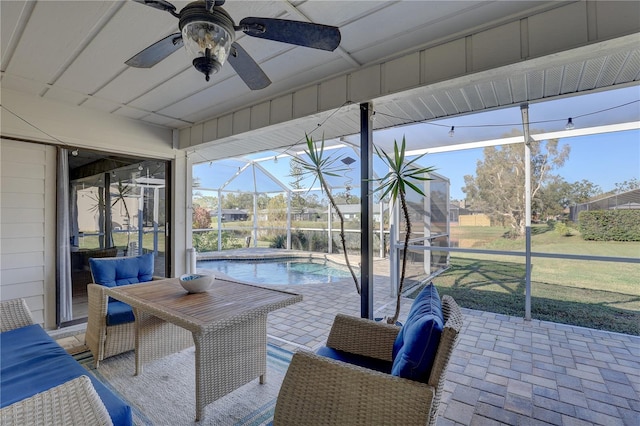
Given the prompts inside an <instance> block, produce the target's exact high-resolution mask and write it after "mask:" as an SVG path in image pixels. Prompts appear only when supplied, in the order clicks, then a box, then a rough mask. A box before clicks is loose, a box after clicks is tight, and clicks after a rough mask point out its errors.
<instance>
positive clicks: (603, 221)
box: [578, 210, 640, 241]
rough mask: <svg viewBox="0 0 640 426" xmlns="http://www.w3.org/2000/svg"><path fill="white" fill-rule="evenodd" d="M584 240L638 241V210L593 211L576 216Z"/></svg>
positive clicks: (639, 223) (639, 235) (639, 227)
mask: <svg viewBox="0 0 640 426" xmlns="http://www.w3.org/2000/svg"><path fill="white" fill-rule="evenodd" d="M578 222H579V223H580V233H581V234H582V238H583V239H585V240H593V241H640V210H593V211H583V212H580V214H579V215H578Z"/></svg>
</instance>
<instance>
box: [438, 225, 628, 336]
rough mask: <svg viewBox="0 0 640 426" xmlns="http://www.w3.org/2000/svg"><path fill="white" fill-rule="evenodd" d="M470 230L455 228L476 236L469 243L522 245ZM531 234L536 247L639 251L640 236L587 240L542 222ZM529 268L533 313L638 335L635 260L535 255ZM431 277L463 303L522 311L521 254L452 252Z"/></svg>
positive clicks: (496, 232)
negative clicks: (448, 262)
mask: <svg viewBox="0 0 640 426" xmlns="http://www.w3.org/2000/svg"><path fill="white" fill-rule="evenodd" d="M468 228H470V227H468ZM468 228H466V229H459V228H458V229H456V231H455V234H456V235H457V236H458V238H461V239H468V240H476V242H475V244H474V248H481V247H484V248H488V249H494V250H495V249H498V250H499V249H502V250H518V251H520V250H521V249H520V246H522V249H523V248H524V244H523V241H522V240H520V241H518V240H508V239H505V238H501V235H502V234H503V233H504V228H497V227H491V228H475V229H468ZM452 230H453V228H452ZM467 231H468V232H467ZM452 234H454V232H452ZM532 234H533V235H532V251H534V252H542V253H565V254H584V255H597V256H615V257H630V258H638V257H640V243H638V242H629V243H620V242H594V241H584V240H582V238H580V236H571V237H565V236H561V235H558V234H556V233H555V232H551V231H547V230H546V226H538V227H536V228H534V230H533V231H532ZM480 240H483V241H480ZM531 271H532V274H531V275H532V278H531V279H532V282H531V294H532V300H531V315H532V317H533V318H534V319H540V320H548V321H554V322H559V323H565V324H572V325H579V326H584V327H590V328H596V329H602V330H610V331H616V332H621V333H626V334H632V335H640V278H639V277H640V264H632V263H617V262H616V263H613V262H596V261H577V260H566V259H547V258H540V257H534V258H532V270H531ZM433 282H434V283H435V284H436V286H437V287H438V290H439V291H440V293H441V294H449V295H451V296H453V297H454V298H455V299H456V300H457V301H458V302H459V303H460V305H461V306H463V307H467V308H472V309H478V310H483V311H489V312H496V313H502V314H507V315H515V316H520V317H523V316H524V313H525V299H524V291H525V265H524V258H521V257H514V256H497V255H484V254H476V253H452V255H451V267H450V268H449V269H448V270H447V271H446V272H444V273H443V274H441V275H440V276H438V277H436V278H435V279H434V280H433Z"/></svg>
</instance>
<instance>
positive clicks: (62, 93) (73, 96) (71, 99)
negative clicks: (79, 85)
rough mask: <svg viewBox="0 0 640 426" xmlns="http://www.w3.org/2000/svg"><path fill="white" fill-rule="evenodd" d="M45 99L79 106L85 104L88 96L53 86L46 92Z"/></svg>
mask: <svg viewBox="0 0 640 426" xmlns="http://www.w3.org/2000/svg"><path fill="white" fill-rule="evenodd" d="M43 97H44V98H45V99H48V100H52V101H57V102H62V103H65V104H71V105H75V106H77V105H80V104H81V103H82V102H84V101H85V100H86V99H87V97H88V96H87V95H85V94H83V93H81V92H76V91H74V90H67V89H65V88H64V87H60V86H52V87H50V88H49V89H48V90H47V91H46V92H45V94H44V95H43Z"/></svg>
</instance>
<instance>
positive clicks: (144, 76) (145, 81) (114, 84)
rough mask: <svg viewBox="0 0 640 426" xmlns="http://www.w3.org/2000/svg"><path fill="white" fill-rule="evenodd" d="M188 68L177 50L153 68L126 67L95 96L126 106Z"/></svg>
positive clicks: (181, 52) (185, 58)
mask: <svg viewBox="0 0 640 426" xmlns="http://www.w3.org/2000/svg"><path fill="white" fill-rule="evenodd" d="M190 68H191V65H190V64H189V63H188V61H187V55H186V53H185V52H184V51H183V50H179V51H177V52H174V53H173V54H172V55H170V56H169V57H168V58H166V59H165V60H164V61H162V62H160V63H159V64H157V65H156V66H154V67H153V68H133V67H127V69H126V70H125V71H124V72H123V73H122V74H120V75H118V76H117V77H116V78H114V79H113V80H111V81H110V82H109V83H108V84H107V85H105V86H104V87H103V88H102V89H100V90H98V91H97V92H96V95H98V96H100V97H103V98H105V99H110V100H112V101H115V102H118V103H120V104H128V103H129V102H131V101H133V100H134V99H137V98H138V97H140V96H142V95H144V94H145V93H147V92H149V91H150V90H153V88H155V87H156V86H158V85H160V84H162V83H164V82H166V81H167V80H168V79H170V78H171V77H173V76H174V75H177V74H180V73H182V72H185V71H187V70H188V69H190Z"/></svg>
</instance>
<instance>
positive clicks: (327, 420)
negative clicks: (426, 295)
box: [273, 295, 462, 426]
mask: <svg viewBox="0 0 640 426" xmlns="http://www.w3.org/2000/svg"><path fill="white" fill-rule="evenodd" d="M442 313H443V317H444V320H445V323H444V328H443V330H442V335H441V337H440V342H439V344H438V347H437V350H436V354H435V360H434V364H433V367H432V369H431V373H430V374H429V380H428V382H427V383H421V382H418V381H413V380H409V379H404V378H401V377H397V376H393V375H391V374H389V373H388V372H380V371H374V370H372V369H368V368H365V367H360V366H357V365H353V364H350V363H347V362H342V361H338V360H335V359H331V358H327V357H324V356H321V355H318V354H315V353H311V352H307V351H300V352H296V353H295V354H294V355H293V358H292V360H291V363H290V365H289V369H288V371H287V374H286V376H285V378H284V381H283V383H282V387H281V388H280V393H279V395H278V399H277V403H276V408H275V413H274V422H273V424H274V425H275V426H287V425H302V424H304V425H309V426H310V425H384V424H388V425H403V426H406V425H434V424H435V422H436V419H437V416H438V407H439V405H440V399H441V397H442V389H443V386H444V382H445V374H446V369H447V365H448V363H449V359H450V358H451V354H452V352H453V349H454V347H455V345H456V343H457V340H458V336H459V333H460V330H461V328H462V312H461V310H460V307H459V306H458V304H457V303H456V302H455V300H454V299H453V298H451V297H450V296H447V295H445V296H443V298H442ZM399 330H400V329H399V327H396V326H394V325H389V324H386V323H381V322H375V321H371V320H368V319H362V318H354V317H349V316H346V315H338V316H336V319H335V320H334V323H333V326H332V328H331V331H330V334H329V338H328V340H327V346H328V347H331V348H333V349H337V350H340V351H345V352H349V353H351V354H356V355H359V356H363V357H368V359H370V360H378V361H380V362H382V363H384V362H388V363H391V362H392V350H393V344H394V341H395V339H396V337H397V335H398V332H399Z"/></svg>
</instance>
